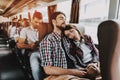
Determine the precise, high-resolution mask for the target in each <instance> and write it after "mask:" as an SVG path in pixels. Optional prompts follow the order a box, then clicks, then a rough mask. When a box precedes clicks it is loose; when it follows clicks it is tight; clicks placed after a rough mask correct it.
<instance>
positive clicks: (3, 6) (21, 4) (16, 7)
mask: <svg viewBox="0 0 120 80" xmlns="http://www.w3.org/2000/svg"><path fill="white" fill-rule="evenodd" d="M63 1H65V0H1V1H0V16H4V17H9V16H12V15H15V14H17V13H20V12H22V11H23V9H25V8H27V9H31V8H34V7H37V6H40V7H44V6H50V5H54V4H57V3H58V2H63Z"/></svg>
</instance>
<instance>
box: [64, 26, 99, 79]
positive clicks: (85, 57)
mask: <svg viewBox="0 0 120 80" xmlns="http://www.w3.org/2000/svg"><path fill="white" fill-rule="evenodd" d="M64 34H65V36H67V37H68V38H69V39H70V42H71V46H70V52H69V54H70V55H72V56H73V57H72V58H71V59H72V60H73V62H74V64H75V67H76V68H78V69H82V70H85V71H86V72H87V77H88V78H91V79H92V80H94V78H95V77H97V76H98V75H99V74H100V66H99V53H98V50H97V48H96V47H95V45H94V43H93V41H92V39H91V37H90V36H88V35H83V34H81V33H80V31H79V30H78V29H77V28H76V27H75V26H74V25H67V26H66V27H65V29H64Z"/></svg>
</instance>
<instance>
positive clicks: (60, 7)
mask: <svg viewBox="0 0 120 80" xmlns="http://www.w3.org/2000/svg"><path fill="white" fill-rule="evenodd" d="M71 1H72V0H66V1H63V2H60V3H58V4H57V11H61V12H63V13H65V15H66V21H67V22H68V23H69V21H70V13H71Z"/></svg>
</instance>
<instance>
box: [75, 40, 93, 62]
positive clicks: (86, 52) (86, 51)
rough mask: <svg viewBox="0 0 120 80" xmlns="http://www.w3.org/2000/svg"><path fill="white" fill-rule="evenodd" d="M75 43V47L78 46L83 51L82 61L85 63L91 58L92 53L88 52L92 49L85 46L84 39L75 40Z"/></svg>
mask: <svg viewBox="0 0 120 80" xmlns="http://www.w3.org/2000/svg"><path fill="white" fill-rule="evenodd" d="M75 44H76V46H77V47H80V48H81V50H82V51H83V59H82V60H83V63H87V62H89V61H91V60H92V55H91V54H90V53H91V51H92V50H90V48H89V46H87V45H86V44H85V43H84V40H83V41H82V42H79V41H78V42H76V41H75Z"/></svg>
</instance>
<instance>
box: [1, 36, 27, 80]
mask: <svg viewBox="0 0 120 80" xmlns="http://www.w3.org/2000/svg"><path fill="white" fill-rule="evenodd" d="M0 80H28V78H27V77H26V75H25V73H24V71H23V69H22V68H21V65H20V64H19V61H18V59H17V57H16V55H15V53H13V52H12V50H10V49H9V48H8V47H7V43H5V37H4V36H2V35H0Z"/></svg>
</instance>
